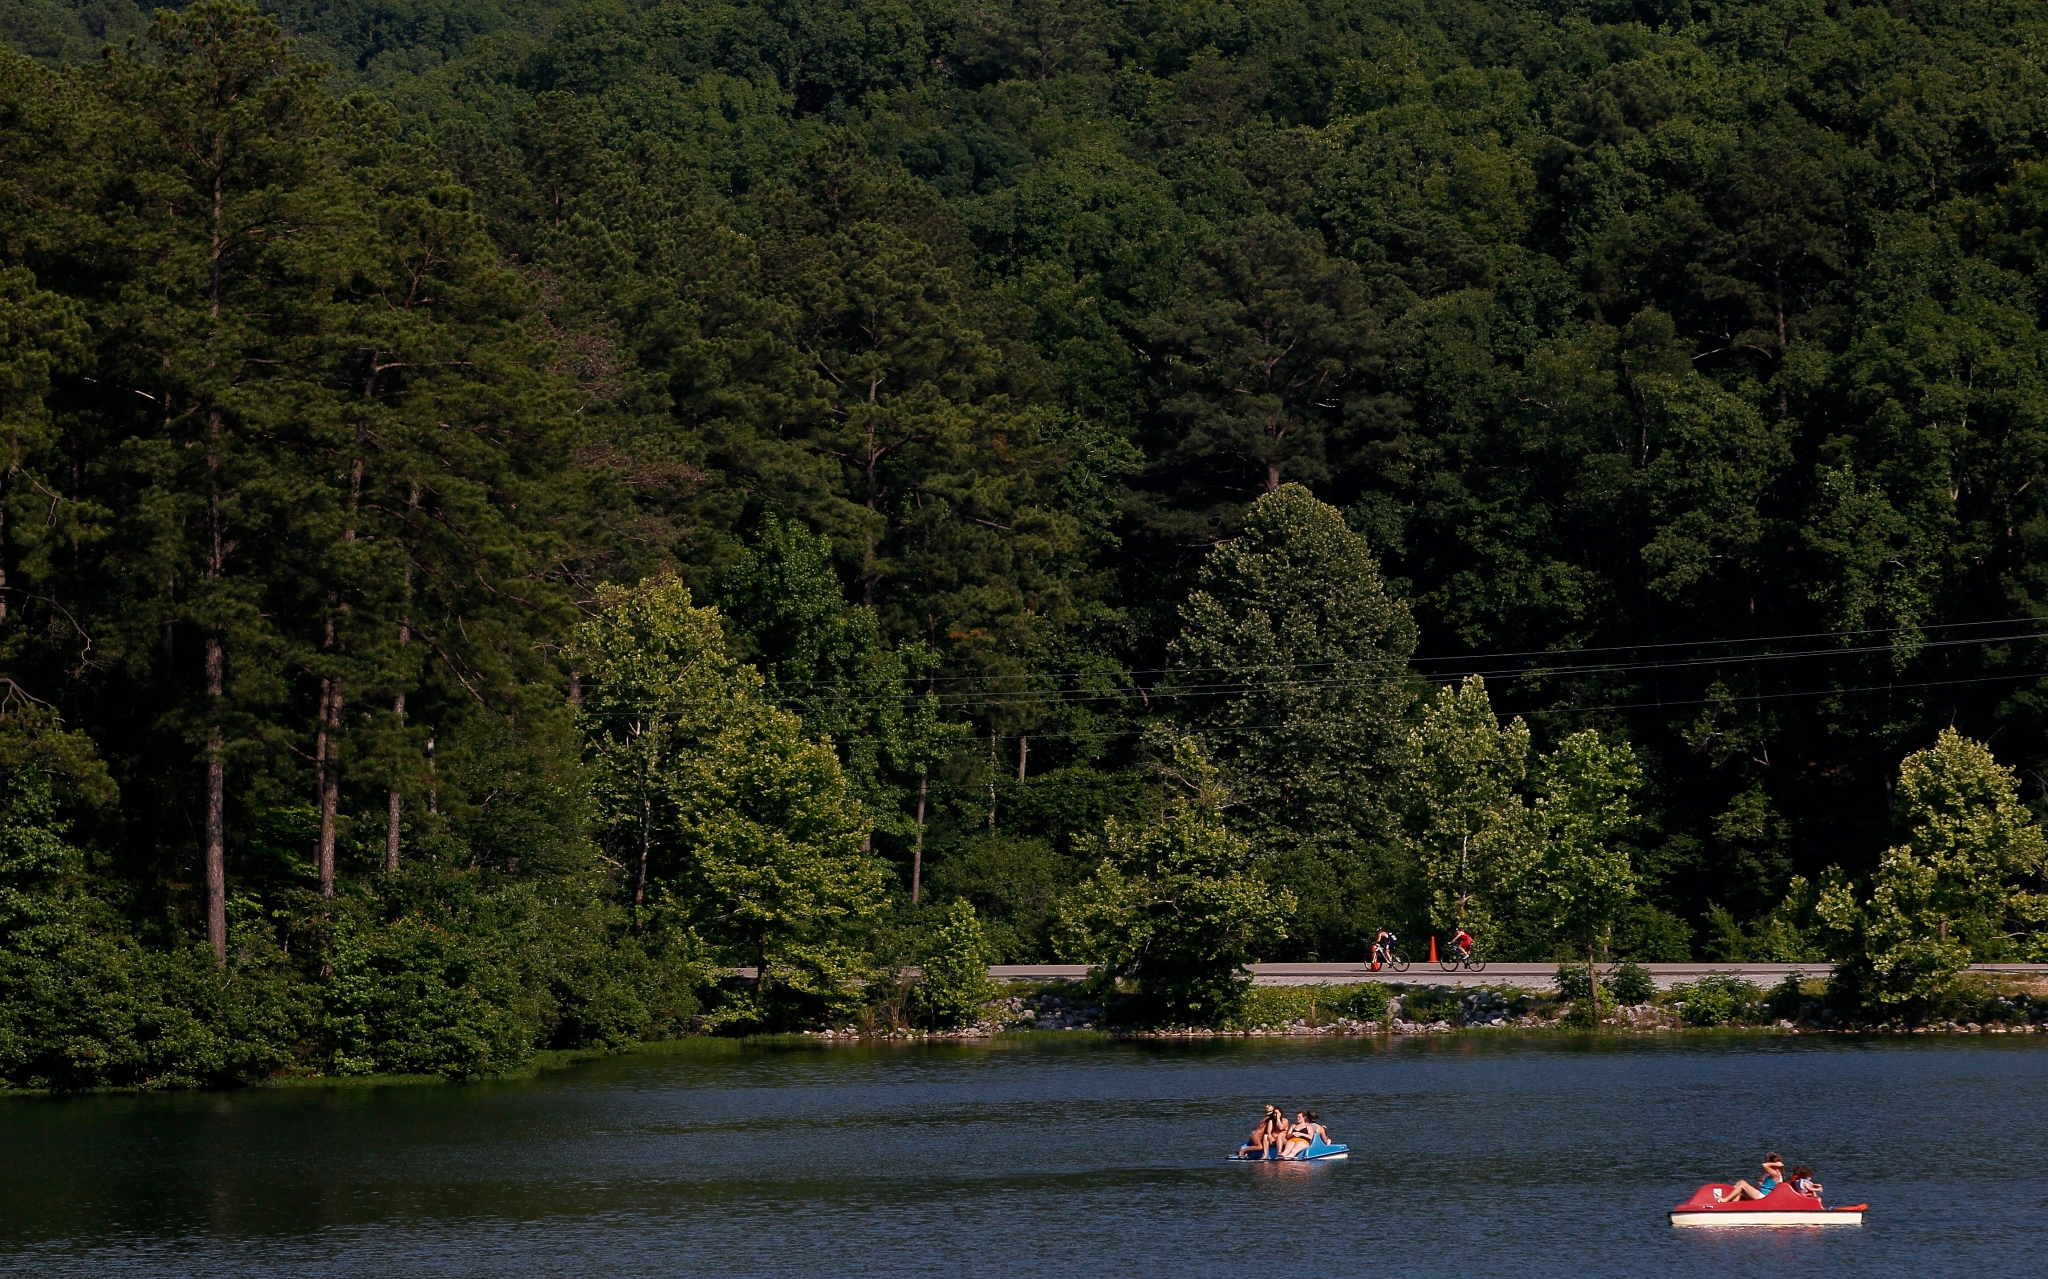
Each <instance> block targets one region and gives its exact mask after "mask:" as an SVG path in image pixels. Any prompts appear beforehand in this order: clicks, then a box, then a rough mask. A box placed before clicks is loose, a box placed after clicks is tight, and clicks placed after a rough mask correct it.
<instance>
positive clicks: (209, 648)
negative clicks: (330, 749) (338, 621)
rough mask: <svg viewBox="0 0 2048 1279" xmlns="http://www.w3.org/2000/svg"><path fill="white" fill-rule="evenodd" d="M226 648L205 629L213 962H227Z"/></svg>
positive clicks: (209, 909) (208, 936) (208, 933)
mask: <svg viewBox="0 0 2048 1279" xmlns="http://www.w3.org/2000/svg"><path fill="white" fill-rule="evenodd" d="M226 674H227V651H226V648H225V647H224V646H223V645H222V644H221V638H220V632H218V631H214V630H209V631H207V632H206V713H207V721H208V722H207V726H206V849H205V854H206V940H207V944H209V945H211V946H212V947H213V962H214V963H215V964H217V965H219V966H220V967H222V968H225V967H227V965H228V869H227V867H228V846H227V776H228V760H227V734H226V732H225V731H224V730H223V729H222V727H221V698H222V696H223V694H224V691H225V683H226V680H225V677H226Z"/></svg>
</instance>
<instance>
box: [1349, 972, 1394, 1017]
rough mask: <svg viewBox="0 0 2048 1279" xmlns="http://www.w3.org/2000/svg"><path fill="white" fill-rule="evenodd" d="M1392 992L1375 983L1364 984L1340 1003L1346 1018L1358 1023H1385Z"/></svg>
mask: <svg viewBox="0 0 2048 1279" xmlns="http://www.w3.org/2000/svg"><path fill="white" fill-rule="evenodd" d="M1392 998H1393V992H1392V991H1390V990H1388V989H1387V988H1386V987H1385V986H1383V985H1381V984H1380V983H1379V982H1376V981H1369V982H1366V983H1365V984H1364V985H1362V986H1360V987H1358V989H1356V990H1354V991H1352V992H1351V993H1350V994H1349V995H1348V996H1346V997H1345V998H1344V999H1343V1000H1342V1001H1341V1002H1342V1007H1343V1009H1344V1015H1345V1016H1346V1017H1352V1018H1355V1019H1357V1020H1359V1021H1385V1020H1386V1019H1387V1004H1388V1002H1389V1001H1391V1000H1392Z"/></svg>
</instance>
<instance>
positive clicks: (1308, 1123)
mask: <svg viewBox="0 0 2048 1279" xmlns="http://www.w3.org/2000/svg"><path fill="white" fill-rule="evenodd" d="M1317 1138H1321V1139H1322V1142H1323V1144H1324V1145H1328V1144H1330V1130H1329V1129H1327V1128H1325V1127H1323V1125H1322V1124H1321V1123H1320V1122H1319V1121H1318V1120H1317V1118H1316V1112H1315V1111H1313V1110H1297V1111H1295V1112H1294V1124H1293V1126H1291V1127H1290V1128H1288V1130H1287V1144H1286V1145H1284V1146H1282V1147H1281V1148H1280V1157H1281V1158H1282V1159H1292V1158H1294V1157H1295V1156H1296V1155H1299V1154H1300V1153H1301V1152H1302V1151H1304V1150H1307V1149H1309V1148H1311V1147H1313V1146H1314V1145H1315V1144H1316V1139H1317Z"/></svg>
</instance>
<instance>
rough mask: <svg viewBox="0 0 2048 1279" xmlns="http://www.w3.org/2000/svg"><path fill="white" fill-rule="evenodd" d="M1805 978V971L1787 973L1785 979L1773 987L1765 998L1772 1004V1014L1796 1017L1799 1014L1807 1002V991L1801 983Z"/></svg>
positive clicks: (1774, 1015)
mask: <svg viewBox="0 0 2048 1279" xmlns="http://www.w3.org/2000/svg"><path fill="white" fill-rule="evenodd" d="M1805 980H1806V974H1804V973H1798V972H1791V973H1786V974H1785V980H1783V981H1781V982H1779V983H1778V984H1777V985H1776V986H1773V987H1771V993H1770V996H1769V997H1768V998H1767V999H1766V1000H1765V1002H1766V1003H1767V1004H1769V1005H1770V1009H1771V1016H1773V1017H1782V1018H1795V1017H1797V1016H1799V1012H1800V1009H1801V1008H1803V1007H1804V1006H1805V1004H1806V991H1805V990H1804V989H1803V988H1802V986H1801V983H1802V982H1804V981H1805Z"/></svg>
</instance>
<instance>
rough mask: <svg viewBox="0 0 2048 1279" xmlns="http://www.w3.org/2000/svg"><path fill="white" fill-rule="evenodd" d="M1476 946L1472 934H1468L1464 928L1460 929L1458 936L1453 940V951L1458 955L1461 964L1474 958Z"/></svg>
mask: <svg viewBox="0 0 2048 1279" xmlns="http://www.w3.org/2000/svg"><path fill="white" fill-rule="evenodd" d="M1474 945H1476V943H1475V942H1473V940H1472V934H1470V933H1468V932H1466V931H1465V930H1464V928H1463V927H1462V926H1461V927H1460V928H1459V929H1458V935H1457V936H1456V937H1453V938H1451V951H1452V953H1454V954H1455V955H1457V957H1458V962H1459V963H1461V964H1462V963H1464V962H1465V961H1466V960H1468V959H1470V958H1472V949H1473V947H1474Z"/></svg>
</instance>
